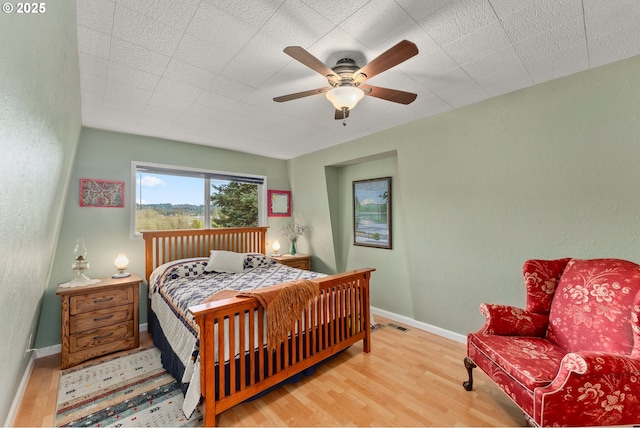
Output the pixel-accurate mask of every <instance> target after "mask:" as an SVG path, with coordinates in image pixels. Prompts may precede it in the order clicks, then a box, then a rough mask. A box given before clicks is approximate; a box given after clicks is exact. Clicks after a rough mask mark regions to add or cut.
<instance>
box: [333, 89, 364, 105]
mask: <svg viewBox="0 0 640 428" xmlns="http://www.w3.org/2000/svg"><path fill="white" fill-rule="evenodd" d="M326 97H327V99H328V100H329V101H331V104H333V106H334V107H335V108H336V110H342V109H343V108H347V109H348V110H351V109H352V108H354V107H355V106H356V104H358V101H360V100H361V99H362V98H363V97H364V92H363V91H362V89H360V88H357V87H355V86H350V85H345V86H336V87H335V88H331V89H329V91H328V92H327V94H326Z"/></svg>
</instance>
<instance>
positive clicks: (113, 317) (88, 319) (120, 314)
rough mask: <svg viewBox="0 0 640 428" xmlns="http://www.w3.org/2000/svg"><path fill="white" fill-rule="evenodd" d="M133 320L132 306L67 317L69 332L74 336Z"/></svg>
mask: <svg viewBox="0 0 640 428" xmlns="http://www.w3.org/2000/svg"><path fill="white" fill-rule="evenodd" d="M132 319H133V304H128V305H124V306H118V307H116V308H107V309H100V310H98V311H93V312H85V313H81V314H78V315H71V316H70V317H69V332H70V333H71V334H75V333H78V332H81V331H87V330H92V329H96V328H100V327H104V326H109V325H113V324H118V323H121V322H124V321H130V320H132Z"/></svg>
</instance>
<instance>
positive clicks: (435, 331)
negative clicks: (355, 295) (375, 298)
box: [371, 306, 467, 343]
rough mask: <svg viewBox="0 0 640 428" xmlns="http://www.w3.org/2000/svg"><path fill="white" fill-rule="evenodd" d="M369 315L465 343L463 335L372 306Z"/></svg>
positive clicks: (465, 339) (465, 338)
mask: <svg viewBox="0 0 640 428" xmlns="http://www.w3.org/2000/svg"><path fill="white" fill-rule="evenodd" d="M371 313H372V314H373V315H380V316H381V317H385V318H389V319H390V320H393V321H398V322H401V323H402V324H406V325H409V326H411V327H415V328H418V329H420V330H424V331H426V332H429V333H433V334H437V335H438V336H442V337H446V338H447V339H451V340H455V341H456V342H460V343H467V336H465V335H464V334H460V333H456V332H454V331H450V330H445V329H444V328H441V327H437V326H435V325H431V324H427V323H424V322H421V321H416V320H414V319H413V318H409V317H405V316H404V315H398V314H395V313H393V312H389V311H385V310H384V309H379V308H374V307H373V306H372V307H371Z"/></svg>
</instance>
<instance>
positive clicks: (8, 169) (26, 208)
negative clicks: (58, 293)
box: [0, 0, 81, 420]
mask: <svg viewBox="0 0 640 428" xmlns="http://www.w3.org/2000/svg"><path fill="white" fill-rule="evenodd" d="M79 78H80V77H79V71H78V54H77V42H76V27H75V2H74V1H72V0H61V1H55V2H50V3H47V10H46V12H45V13H44V14H41V15H16V14H5V13H2V14H1V15H0V150H1V153H2V167H1V168H0V183H2V190H1V191H0V236H1V237H2V242H1V243H0V263H2V268H1V269H0V290H1V292H0V313H1V314H2V322H1V323H0V343H2V346H1V347H0V361H2V370H1V371H0V385H2V386H3V387H2V389H1V392H0V420H5V419H6V417H7V415H8V412H9V409H10V406H11V403H12V401H13V398H14V395H15V392H16V390H17V388H18V385H19V382H20V380H21V377H22V374H23V373H24V371H25V368H26V365H27V362H28V358H29V354H25V352H24V350H25V349H26V348H27V346H28V343H27V342H28V341H29V337H30V336H31V335H33V336H34V337H35V328H36V326H37V321H38V315H39V310H40V303H41V300H42V295H43V293H44V290H45V288H46V286H47V282H48V277H49V270H50V265H51V260H52V257H53V253H54V250H55V243H56V239H57V235H58V229H59V224H60V218H61V213H62V207H63V206H64V197H65V195H66V182H67V180H68V176H69V173H70V170H71V164H72V162H73V157H74V154H75V149H76V146H77V143H78V135H79V133H80V126H81V125H80V89H79V83H78V82H79ZM30 345H33V340H32V341H31V343H30Z"/></svg>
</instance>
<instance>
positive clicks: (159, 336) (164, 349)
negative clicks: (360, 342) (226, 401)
mask: <svg viewBox="0 0 640 428" xmlns="http://www.w3.org/2000/svg"><path fill="white" fill-rule="evenodd" d="M148 326H149V332H150V333H151V337H152V338H153V343H154V345H155V346H156V347H157V348H158V349H160V352H161V361H162V365H163V367H164V368H165V370H167V372H169V373H170V374H171V375H172V376H173V377H174V378H175V379H176V380H177V381H178V383H179V384H180V388H181V390H182V393H183V394H186V392H187V389H188V387H189V384H188V383H186V382H182V381H181V379H183V375H184V372H185V366H184V364H182V361H180V358H179V357H178V355H177V354H176V353H175V352H174V351H173V349H172V348H171V346H170V345H169V342H168V341H167V339H166V337H165V335H164V332H163V331H162V327H161V326H160V324H159V322H158V318H157V316H156V314H155V313H154V312H153V311H152V310H149V316H148ZM304 334H305V333H303V335H304ZM318 337H319V336H318ZM281 346H284V345H281ZM289 346H291V340H289ZM346 349H348V348H346ZM346 349H344V350H342V351H340V352H338V353H336V354H334V355H331V356H330V357H328V358H325V359H324V360H322V361H320V362H318V363H316V364H314V365H313V366H311V367H309V368H307V369H305V370H303V371H302V372H300V373H297V374H294V375H293V376H291V377H289V378H287V379H285V380H283V381H282V382H280V383H278V384H276V385H274V386H272V387H270V388H268V389H267V390H265V391H262V392H260V393H259V394H256V395H254V396H252V397H251V398H249V399H247V400H245V401H250V400H255V399H256V398H259V397H262V396H264V395H265V394H268V393H269V392H271V391H273V390H274V389H276V388H278V387H279V386H281V385H284V384H289V383H295V382H299V381H300V380H302V378H303V376H311V375H313V374H314V373H315V371H316V369H317V368H318V367H319V366H320V365H321V364H323V363H325V362H327V361H329V360H331V359H333V358H335V357H337V356H338V355H340V354H341V353H342V352H344V351H345V350H346ZM258 352H260V350H255V351H254V353H255V355H254V358H257V354H258ZM262 352H264V358H267V355H268V353H269V352H268V351H267V348H266V346H265V347H264V348H263V350H262ZM240 358H241V357H240V356H237V357H236V362H239V360H240ZM244 358H245V365H246V367H247V368H248V367H249V360H250V358H251V355H250V354H246V355H245V356H244ZM272 358H273V359H275V358H276V357H275V354H274V353H272ZM248 372H249V371H248V370H247V376H249V374H248ZM219 375H220V371H219V364H217V363H216V372H215V379H216V391H215V396H216V400H217V399H218V397H219V391H218V387H217V385H218V384H219V382H218V378H219ZM258 375H259V374H258V373H256V374H255V376H256V379H255V380H256V381H257V380H258ZM264 375H265V377H266V376H268V373H264ZM224 376H225V385H227V387H226V388H229V385H230V384H231V382H230V380H231V379H230V370H229V364H228V362H227V363H225V369H224ZM235 383H236V385H237V386H238V387H239V385H240V383H241V382H240V373H239V371H237V372H236V379H235ZM226 388H225V389H226ZM226 393H227V395H228V394H229V393H230V391H229V390H227V391H226Z"/></svg>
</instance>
